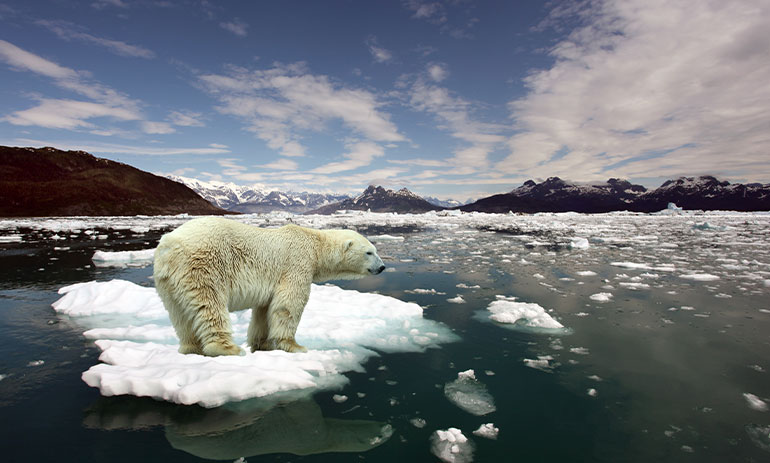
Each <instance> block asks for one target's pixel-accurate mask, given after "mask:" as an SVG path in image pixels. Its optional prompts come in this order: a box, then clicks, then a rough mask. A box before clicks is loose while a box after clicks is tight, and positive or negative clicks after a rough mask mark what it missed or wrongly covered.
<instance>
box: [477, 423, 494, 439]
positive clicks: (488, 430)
mask: <svg viewBox="0 0 770 463" xmlns="http://www.w3.org/2000/svg"><path fill="white" fill-rule="evenodd" d="M499 433H500V429H499V428H496V427H495V425H494V424H493V423H486V424H482V425H481V426H479V429H477V430H475V431H473V434H474V435H476V436H480V437H485V438H487V439H492V440H496V439H497V435H498V434H499Z"/></svg>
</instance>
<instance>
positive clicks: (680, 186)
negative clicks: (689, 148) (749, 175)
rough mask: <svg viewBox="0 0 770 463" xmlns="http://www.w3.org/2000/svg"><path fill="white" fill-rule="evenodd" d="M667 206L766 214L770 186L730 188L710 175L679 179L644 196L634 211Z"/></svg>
mask: <svg viewBox="0 0 770 463" xmlns="http://www.w3.org/2000/svg"><path fill="white" fill-rule="evenodd" d="M668 203H675V204H676V205H677V206H679V207H682V208H684V209H701V210H727V211H767V210H770V184H765V185H762V184H761V183H747V184H742V183H732V184H731V183H730V182H727V181H720V180H718V179H716V178H714V177H712V176H710V175H702V176H700V177H679V178H678V179H676V180H669V181H667V182H665V183H663V185H661V186H660V187H658V188H656V189H655V190H651V191H648V192H647V193H645V194H643V195H641V196H640V197H639V199H638V200H637V201H635V203H634V206H635V208H634V209H633V210H636V211H640V212H648V211H655V210H661V209H663V208H665V206H666V205H667V204H668Z"/></svg>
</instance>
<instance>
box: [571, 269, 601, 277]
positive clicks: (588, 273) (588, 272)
mask: <svg viewBox="0 0 770 463" xmlns="http://www.w3.org/2000/svg"><path fill="white" fill-rule="evenodd" d="M575 273H576V274H578V275H580V276H581V277H592V276H596V272H592V271H591V270H581V271H579V272H575Z"/></svg>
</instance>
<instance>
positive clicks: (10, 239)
mask: <svg viewBox="0 0 770 463" xmlns="http://www.w3.org/2000/svg"><path fill="white" fill-rule="evenodd" d="M23 239H24V235H4V236H0V243H21V241H22V240H23Z"/></svg>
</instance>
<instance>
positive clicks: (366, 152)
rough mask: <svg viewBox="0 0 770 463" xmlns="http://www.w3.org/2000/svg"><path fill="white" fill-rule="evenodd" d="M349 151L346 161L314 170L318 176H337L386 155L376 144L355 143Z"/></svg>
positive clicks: (349, 146) (345, 155)
mask: <svg viewBox="0 0 770 463" xmlns="http://www.w3.org/2000/svg"><path fill="white" fill-rule="evenodd" d="M347 148H348V151H347V152H346V153H345V154H344V155H343V157H344V158H345V160H344V161H340V162H330V163H328V164H326V165H324V166H321V167H317V168H315V169H313V171H312V172H313V173H317V174H336V173H338V172H345V171H348V170H355V169H358V168H361V167H365V166H368V165H369V164H371V163H372V161H373V160H374V158H377V157H380V156H382V155H383V154H385V150H384V149H383V148H382V147H381V146H379V145H378V144H376V143H372V142H368V141H366V142H354V143H350V144H349V145H348V146H347Z"/></svg>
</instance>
